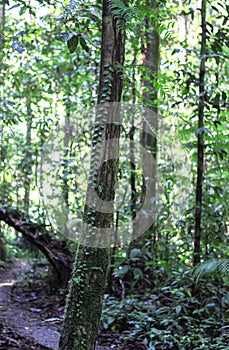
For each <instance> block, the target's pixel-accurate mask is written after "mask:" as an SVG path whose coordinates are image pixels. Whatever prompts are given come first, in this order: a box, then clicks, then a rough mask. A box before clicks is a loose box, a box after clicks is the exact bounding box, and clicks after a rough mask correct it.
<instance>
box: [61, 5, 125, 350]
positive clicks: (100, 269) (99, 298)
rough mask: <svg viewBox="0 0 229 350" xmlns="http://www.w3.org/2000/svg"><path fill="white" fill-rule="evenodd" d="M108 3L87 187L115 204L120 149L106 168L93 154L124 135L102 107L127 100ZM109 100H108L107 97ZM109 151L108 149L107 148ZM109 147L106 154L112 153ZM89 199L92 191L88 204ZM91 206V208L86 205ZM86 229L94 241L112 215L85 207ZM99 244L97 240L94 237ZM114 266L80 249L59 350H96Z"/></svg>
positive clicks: (102, 253) (104, 251) (100, 252)
mask: <svg viewBox="0 0 229 350" xmlns="http://www.w3.org/2000/svg"><path fill="white" fill-rule="evenodd" d="M108 4H109V2H108V1H107V0H104V1H103V14H102V44H101V65H100V82H99V90H98V104H99V107H98V109H99V111H101V110H102V112H103V113H104V115H105V113H107V114H106V118H107V119H106V120H107V122H108V123H107V124H101V119H100V114H99V113H98V114H97V116H96V120H95V128H94V132H93V140H92V156H91V165H90V173H89V177H88V184H89V183H90V182H91V181H92V182H93V186H94V189H95V190H96V191H97V193H100V198H101V199H102V200H106V201H113V200H114V196H115V181H116V172H117V166H118V149H117V153H116V157H115V158H112V159H109V160H107V161H105V160H106V158H105V156H106V155H104V159H103V160H104V161H103V163H102V166H101V167H100V168H99V169H97V168H96V167H95V165H94V159H93V154H94V153H96V152H97V151H98V143H99V141H101V135H102V139H103V140H110V139H117V140H118V138H119V135H120V125H117V124H115V123H112V118H113V117H116V112H117V113H118V110H117V109H115V105H114V109H115V110H114V112H113V113H114V114H113V113H110V111H109V110H110V107H111V106H110V107H109V106H108V108H107V107H106V105H104V106H105V107H104V108H103V107H101V106H102V104H103V103H104V102H108V103H112V102H119V101H120V99H121V94H122V80H121V77H120V74H119V73H118V72H117V71H116V69H115V66H116V64H117V63H118V64H121V65H123V63H124V33H123V32H122V31H120V30H118V28H117V22H116V21H115V20H114V19H113V18H112V14H111V11H110V9H109V5H108ZM104 95H105V97H104ZM107 148H109V147H107ZM107 148H106V147H105V151H104V153H106V154H107V153H109V149H107ZM89 197H90V194H89V191H87V198H89ZM87 203H88V202H87ZM83 221H84V226H86V227H87V230H88V232H87V233H86V234H87V235H89V239H91V237H92V236H91V231H92V232H93V228H95V229H96V228H104V227H105V228H106V229H108V230H109V229H111V228H112V222H113V214H112V213H102V212H99V211H97V210H96V208H92V207H90V206H89V205H88V204H85V209H84V218H83ZM95 239H96V237H95ZM108 263H109V246H108V247H104V248H101V247H100V246H98V247H91V246H90V244H89V246H87V245H86V244H85V245H79V247H78V252H77V254H76V260H75V264H74V269H73V275H72V278H71V281H70V286H69V294H68V297H67V305H66V310H65V319H64V325H63V329H62V333H61V338H60V350H73V349H74V350H85V349H86V350H93V349H94V348H95V343H96V337H97V332H98V326H99V320H100V316H101V311H102V302H103V294H104V290H105V284H106V276H107V269H108Z"/></svg>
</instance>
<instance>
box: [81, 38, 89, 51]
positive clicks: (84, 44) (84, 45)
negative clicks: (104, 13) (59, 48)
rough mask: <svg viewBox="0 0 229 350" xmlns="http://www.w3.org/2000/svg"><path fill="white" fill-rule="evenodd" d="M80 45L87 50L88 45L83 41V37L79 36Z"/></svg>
mask: <svg viewBox="0 0 229 350" xmlns="http://www.w3.org/2000/svg"><path fill="white" fill-rule="evenodd" d="M80 45H81V46H82V48H83V49H84V50H86V51H87V52H89V47H88V45H87V43H86V41H85V39H84V38H83V37H81V38H80Z"/></svg>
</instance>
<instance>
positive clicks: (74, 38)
mask: <svg viewBox="0 0 229 350" xmlns="http://www.w3.org/2000/svg"><path fill="white" fill-rule="evenodd" d="M77 45H78V36H77V35H73V36H72V37H71V38H70V39H69V40H68V41H67V46H68V50H69V52H70V53H73V52H74V51H75V50H76V48H77Z"/></svg>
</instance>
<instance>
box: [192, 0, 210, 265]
mask: <svg viewBox="0 0 229 350" xmlns="http://www.w3.org/2000/svg"><path fill="white" fill-rule="evenodd" d="M201 27H202V33H201V51H200V72H199V104H198V129H197V135H198V142H197V180H196V211H195V232H194V261H193V263H194V266H195V265H197V264H198V263H199V262H200V259H201V215H202V197H203V194H202V192H203V165H204V101H205V79H204V78H205V61H206V57H205V55H206V32H207V28H206V0H202V5H201Z"/></svg>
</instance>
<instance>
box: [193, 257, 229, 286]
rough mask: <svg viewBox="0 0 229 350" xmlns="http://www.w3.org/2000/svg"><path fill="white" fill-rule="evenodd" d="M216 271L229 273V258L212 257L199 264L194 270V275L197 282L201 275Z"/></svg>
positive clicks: (221, 273) (223, 273) (222, 273)
mask: <svg viewBox="0 0 229 350" xmlns="http://www.w3.org/2000/svg"><path fill="white" fill-rule="evenodd" d="M214 273H217V274H218V275H227V274H229V259H212V260H209V261H206V262H204V263H201V264H199V265H197V266H196V267H195V268H194V270H193V276H194V278H195V279H196V281H197V282H198V281H199V279H200V278H201V277H204V276H206V275H209V274H214Z"/></svg>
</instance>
